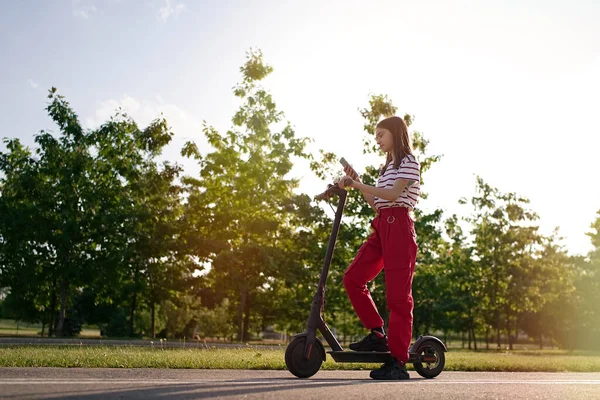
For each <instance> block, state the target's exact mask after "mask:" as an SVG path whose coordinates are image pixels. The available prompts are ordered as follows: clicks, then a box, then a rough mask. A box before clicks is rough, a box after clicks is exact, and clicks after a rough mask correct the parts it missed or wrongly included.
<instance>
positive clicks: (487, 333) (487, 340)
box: [485, 326, 490, 350]
mask: <svg viewBox="0 0 600 400" xmlns="http://www.w3.org/2000/svg"><path fill="white" fill-rule="evenodd" d="M485 349H486V350H489V349H490V327H489V326H486V327H485Z"/></svg>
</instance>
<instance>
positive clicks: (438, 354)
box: [413, 341, 446, 379]
mask: <svg viewBox="0 0 600 400" xmlns="http://www.w3.org/2000/svg"><path fill="white" fill-rule="evenodd" d="M417 356H418V357H422V356H425V357H435V362H429V363H420V362H417V363H414V364H413V365H414V366H415V371H417V373H418V374H419V375H421V376H422V377H423V378H426V379H432V378H435V377H436V376H438V375H439V374H441V373H442V371H443V370H444V365H445V364H446V355H445V353H444V348H443V347H442V345H441V344H439V343H438V342H434V341H427V342H425V343H423V344H422V345H421V346H419V349H418V350H417Z"/></svg>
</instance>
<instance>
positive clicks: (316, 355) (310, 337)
mask: <svg viewBox="0 0 600 400" xmlns="http://www.w3.org/2000/svg"><path fill="white" fill-rule="evenodd" d="M342 160H343V159H342ZM342 160H340V161H342ZM342 164H344V165H346V164H347V163H346V162H345V160H343V161H342ZM345 183H346V182H345ZM351 183H352V182H350V181H349V182H347V183H346V186H347V185H349V184H351ZM347 194H348V192H347V191H346V190H345V189H340V188H339V187H338V185H337V184H335V183H334V184H329V185H328V187H327V190H325V191H324V192H323V193H321V194H320V195H318V196H317V200H324V199H328V198H330V197H332V196H335V195H337V196H338V198H339V199H338V206H337V211H336V213H335V219H334V222H333V229H332V231H331V236H330V237H329V245H328V247H327V253H326V254H325V261H324V262H323V269H322V270H321V278H320V280H319V286H318V287H317V291H316V293H315V295H314V297H313V302H312V306H311V309H310V314H309V317H308V321H307V324H306V332H304V333H300V334H298V335H295V336H294V337H293V338H292V341H291V342H290V344H289V345H288V346H287V348H286V351H285V364H286V366H287V368H288V370H289V371H290V372H291V373H292V374H293V375H295V376H297V377H298V378H309V377H311V376H313V375H314V374H316V373H317V372H318V371H319V369H320V368H321V364H322V363H323V361H325V348H324V347H323V344H322V343H321V341H320V340H319V338H317V330H318V331H319V332H321V335H322V336H323V338H324V339H325V340H326V341H327V344H329V347H330V348H331V350H330V351H328V352H327V353H328V354H329V355H330V356H331V357H332V358H333V359H334V360H335V361H336V362H362V363H384V362H386V361H391V360H392V356H391V355H390V352H389V351H388V352H367V351H348V350H344V349H343V348H342V346H341V345H340V343H339V342H338V341H337V339H336V338H335V336H334V335H333V333H331V331H330V330H329V327H327V325H326V324H325V321H323V318H322V317H321V314H320V311H321V310H322V309H323V307H324V304H325V303H324V302H325V283H326V281H327V275H328V273H329V266H330V264H331V259H332V257H333V249H334V247H335V242H336V239H337V235H338V232H339V229H340V222H341V219H342V214H343V211H344V206H345V205H346V196H347ZM447 351H448V350H447V349H446V346H445V345H444V343H443V342H442V341H441V340H440V339H438V338H437V337H435V336H419V337H418V338H417V340H416V341H415V342H414V343H413V344H412V345H411V346H410V348H409V350H408V353H409V356H410V358H409V359H408V361H407V364H413V366H414V368H415V371H417V373H418V374H419V375H421V376H422V377H424V378H428V379H431V378H435V377H436V376H438V375H439V374H440V373H441V372H442V370H443V369H444V364H445V360H446V358H445V355H444V353H445V352H447Z"/></svg>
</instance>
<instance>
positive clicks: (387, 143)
mask: <svg viewBox="0 0 600 400" xmlns="http://www.w3.org/2000/svg"><path fill="white" fill-rule="evenodd" d="M375 139H377V144H378V145H379V148H380V149H381V151H382V152H384V153H389V152H390V151H392V149H393V148H394V138H393V137H392V132H390V131H389V130H387V129H385V128H377V129H376V130H375Z"/></svg>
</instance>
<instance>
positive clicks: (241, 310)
mask: <svg viewBox="0 0 600 400" xmlns="http://www.w3.org/2000/svg"><path fill="white" fill-rule="evenodd" d="M246 298H247V289H246V287H245V286H244V287H243V288H242V290H240V304H239V305H238V318H237V319H238V332H237V340H238V341H243V340H244V310H245V309H246Z"/></svg>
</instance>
